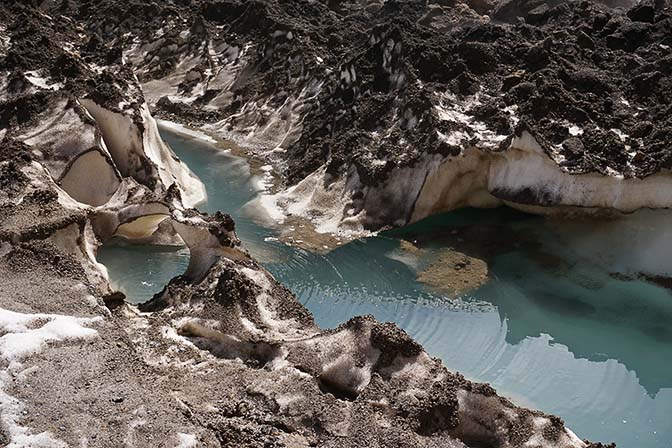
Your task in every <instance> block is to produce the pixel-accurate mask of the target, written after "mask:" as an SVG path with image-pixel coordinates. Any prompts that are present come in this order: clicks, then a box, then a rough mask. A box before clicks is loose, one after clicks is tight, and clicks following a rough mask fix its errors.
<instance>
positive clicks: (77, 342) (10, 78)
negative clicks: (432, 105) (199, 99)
mask: <svg viewBox="0 0 672 448" xmlns="http://www.w3.org/2000/svg"><path fill="white" fill-rule="evenodd" d="M73 5H74V6H73ZM114 5H116V11H117V12H116V15H115V8H114ZM213 5H215V6H213V7H215V10H216V8H217V6H216V5H217V4H213ZM251 5H252V6H254V5H256V3H251ZM43 6H44V8H43V9H42V10H39V9H36V8H34V7H31V6H29V5H28V6H27V5H24V4H19V3H12V4H9V5H6V4H5V5H3V8H2V9H1V10H0V18H1V19H2V22H1V28H0V43H1V45H2V47H1V48H0V81H1V82H0V404H1V406H0V443H2V444H3V445H8V446H14V447H23V446H33V447H37V446H41V447H60V446H92V447H93V446H101V447H107V446H120V445H124V446H139V447H156V446H181V447H190V446H227V447H248V446H249V447H258V446H276V447H283V446H286V447H308V446H325V447H328V446H333V447H344V446H345V447H360V446H381V447H382V446H384V447H392V446H398V447H417V446H427V447H444V448H445V447H463V446H465V443H466V444H470V445H472V444H473V445H476V446H488V447H522V446H544V447H562V448H569V447H582V448H585V447H590V446H593V447H594V446H599V445H594V444H592V445H591V444H590V443H588V442H584V441H581V440H580V439H579V438H577V437H576V436H575V435H574V434H573V433H572V432H571V431H570V430H568V429H567V428H565V427H564V424H563V422H562V420H560V419H559V418H557V417H553V416H548V415H545V414H543V413H541V412H537V411H531V410H527V409H523V408H519V407H517V406H515V405H514V404H512V403H511V402H510V401H508V400H506V399H504V398H502V397H500V396H498V395H497V394H496V392H495V391H494V390H493V389H492V388H491V387H489V386H487V385H484V384H475V383H472V382H470V381H468V380H466V379H465V378H463V377H462V376H461V375H459V374H457V373H453V372H450V371H448V370H447V369H446V368H445V367H444V366H443V365H442V364H441V362H440V361H439V360H437V359H433V358H431V357H429V356H428V355H427V353H426V352H424V350H423V349H422V347H420V346H419V345H418V344H417V343H415V342H414V341H413V340H412V339H411V338H409V337H408V335H406V334H405V333H404V332H403V331H401V330H400V329H398V328H396V327H395V326H394V325H391V324H381V323H379V322H376V321H375V320H374V319H373V318H371V317H359V318H353V319H352V320H350V321H348V322H347V323H344V324H343V325H342V326H340V327H339V328H336V329H333V330H322V329H320V328H318V327H317V326H315V324H314V323H313V320H312V316H311V315H310V313H309V312H308V311H307V310H306V309H305V308H304V307H303V306H302V305H301V304H300V303H299V302H298V301H297V300H296V298H295V297H294V296H293V294H292V293H291V292H290V291H288V290H287V289H286V288H285V287H283V286H282V285H280V284H278V283H277V282H276V281H275V280H274V279H273V278H272V277H271V276H270V274H268V273H267V272H266V271H265V270H264V269H263V268H262V267H261V266H260V265H258V264H257V263H256V262H255V261H254V260H253V259H251V258H250V256H249V255H248V253H247V251H246V250H245V248H244V247H243V246H242V245H241V243H240V241H239V240H238V238H237V236H236V234H235V224H234V222H233V220H232V219H231V217H229V216H228V215H225V214H223V213H216V214H214V215H212V216H208V215H206V214H202V213H200V212H198V211H197V210H196V209H193V208H189V206H190V205H191V204H194V203H197V202H198V201H199V200H202V199H203V198H204V191H203V187H202V184H201V183H200V182H199V181H198V180H197V179H196V178H195V177H194V176H193V174H191V172H190V171H189V169H188V168H187V167H186V166H185V165H184V164H182V163H181V162H180V161H179V160H178V159H177V157H175V156H174V154H172V152H171V150H170V148H168V147H167V146H166V145H165V144H164V143H163V142H162V141H161V138H160V136H159V135H158V132H157V127H156V124H155V122H154V120H153V118H152V116H151V114H150V113H149V109H148V107H147V106H146V104H145V100H144V95H143V92H142V90H141V88H140V87H139V84H138V82H137V80H136V79H135V75H134V73H133V71H132V70H131V67H130V66H129V65H128V64H126V63H124V61H123V59H122V57H121V47H120V46H118V45H116V46H115V45H108V44H106V43H104V42H106V39H108V36H107V35H106V33H107V31H106V28H110V29H113V30H119V28H118V27H117V25H114V23H117V24H118V23H121V22H123V21H125V20H126V19H128V21H129V23H131V24H135V25H136V26H137V25H138V24H139V23H142V21H143V20H145V19H144V17H146V16H147V15H152V14H153V15H157V16H160V15H162V14H167V15H168V16H169V17H172V19H173V20H178V19H179V20H182V19H180V15H179V14H180V11H184V10H185V9H184V8H182V7H178V6H171V5H167V6H165V5H164V6H158V5H157V4H156V3H149V4H146V5H145V4H139V3H130V4H128V3H121V2H119V3H116V4H113V3H111V2H103V3H102V4H101V5H97V4H93V2H79V3H77V2H69V1H66V2H58V4H51V3H48V2H47V3H46V4H45V5H43ZM192 6H193V5H192ZM203 7H204V8H205V9H206V10H207V8H208V5H204V6H203ZM72 8H75V11H74V12H73V10H72ZM134 8H138V9H139V11H135V10H134ZM59 10H62V11H63V12H66V13H67V14H65V15H60V14H59V13H58V11H59ZM225 10H226V11H228V12H231V11H230V10H229V9H226V8H225ZM252 11H254V10H252ZM141 12H142V14H140V13H141ZM215 12H216V11H215ZM213 14H214V13H213ZM84 17H89V18H93V19H95V18H96V17H101V18H102V17H107V18H108V21H109V22H108V24H109V27H108V26H107V25H105V24H104V23H103V22H100V23H98V24H97V25H96V26H97V27H98V28H99V31H100V32H101V35H102V36H98V37H96V35H95V34H96V33H95V30H94V31H92V30H91V29H87V28H86V27H87V26H94V24H95V23H96V22H95V21H94V20H92V21H82V22H79V21H80V20H82V18H84ZM261 19H262V18H254V17H251V18H250V19H249V20H250V21H251V22H254V23H259V20H261ZM101 20H102V19H101ZM196 23H198V21H197V22H196ZM190 26H191V25H190ZM194 26H195V27H196V28H198V27H197V25H194ZM148 29H150V30H151V26H150V27H148ZM287 36H288V35H287ZM138 45H140V46H142V45H143V44H142V41H138ZM114 238H121V239H124V240H126V241H127V242H131V243H133V242H145V243H160V244H178V245H181V244H184V245H186V246H187V247H189V249H190V253H191V262H190V265H189V268H188V269H187V271H186V272H185V273H184V274H183V275H181V276H179V277H177V278H175V279H173V280H172V281H171V282H170V284H168V285H166V287H165V289H164V290H163V291H162V292H161V293H160V294H158V295H157V296H156V297H155V298H154V299H153V300H152V301H150V302H148V303H146V304H144V305H143V306H142V307H141V310H142V312H141V311H140V310H138V309H136V308H133V307H130V306H128V305H126V304H125V303H124V301H123V295H122V294H120V293H119V292H116V291H113V290H112V289H111V287H110V285H109V282H108V279H107V274H106V272H105V268H104V267H103V266H101V265H99V264H98V263H97V262H96V259H95V252H96V248H97V246H98V245H99V244H100V243H101V242H107V241H109V240H111V239H114Z"/></svg>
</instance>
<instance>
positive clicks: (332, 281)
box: [98, 130, 672, 448]
mask: <svg viewBox="0 0 672 448" xmlns="http://www.w3.org/2000/svg"><path fill="white" fill-rule="evenodd" d="M162 135H163V136H164V139H165V140H166V141H167V142H168V143H169V144H170V145H171V146H172V148H173V149H174V150H175V152H176V154H177V155H178V156H179V157H180V158H181V159H182V160H184V161H185V162H186V163H187V164H188V165H189V167H191V169H192V170H193V171H194V172H195V173H196V174H197V175H198V176H199V177H200V178H201V180H202V181H203V183H204V184H205V186H206V188H207V190H208V196H209V198H208V202H207V204H205V205H203V206H202V207H201V209H202V210H205V211H208V212H214V211H216V210H222V211H224V212H227V213H229V214H231V215H232V216H233V217H234V218H235V220H236V226H237V233H238V236H239V237H240V238H241V239H242V240H243V241H244V242H245V244H246V246H247V247H248V249H250V251H251V252H252V254H253V255H254V256H255V257H257V259H259V260H260V261H261V262H262V263H263V264H264V265H265V266H266V268H267V269H268V270H269V271H270V272H271V273H272V274H273V275H274V276H275V277H276V278H277V279H278V280H279V281H281V282H283V283H284V284H286V285H287V286H288V287H290V288H291V289H292V290H293V291H294V292H295V293H296V295H297V296H298V297H299V299H300V300H301V302H302V303H304V304H305V305H306V306H307V307H308V308H309V309H310V310H311V311H312V313H313V314H314V315H315V320H316V322H317V323H318V324H319V325H320V326H322V327H333V326H336V325H338V324H340V323H342V322H344V321H346V320H348V319H349V318H351V317H352V316H355V315H361V314H373V315H375V316H376V318H378V319H379V320H382V321H393V322H396V323H397V324H398V325H399V326H400V327H401V328H403V329H404V330H406V331H407V332H408V333H409V334H410V335H411V336H413V337H414V338H415V339H417V340H418V341H419V342H421V343H422V344H423V345H424V346H425V348H426V349H427V350H428V351H429V353H430V354H431V355H433V356H438V357H440V358H441V359H442V360H443V362H444V363H445V365H446V366H447V367H448V368H450V369H452V370H457V371H460V372H461V373H463V374H464V375H465V376H467V377H469V378H471V379H474V380H478V381H487V382H489V383H491V384H492V385H493V386H494V387H495V388H496V389H497V390H498V391H499V392H500V393H501V394H503V395H505V396H508V397H510V398H511V399H513V400H514V401H515V402H516V403H517V404H520V405H524V406H528V407H533V408H538V409H541V410H543V411H545V412H548V413H552V414H556V415H559V416H560V417H562V418H563V419H564V420H565V422H566V423H567V425H568V426H569V427H570V428H571V429H573V430H574V431H575V432H576V433H577V434H578V435H579V436H580V437H583V438H589V439H592V440H599V441H604V442H611V441H614V442H617V444H618V446H619V447H627V448H671V447H672V292H671V291H670V290H667V289H664V288H661V287H658V286H655V285H653V284H651V283H647V282H643V281H640V280H628V279H627V278H635V276H633V275H632V274H633V273H636V272H638V271H646V272H657V273H669V272H668V270H672V254H670V252H672V251H670V250H669V248H672V230H668V224H667V223H672V219H669V218H670V216H672V215H670V214H668V212H653V211H645V212H640V213H637V214H635V215H632V216H630V217H628V218H625V219H624V220H622V221H617V222H613V221H573V222H569V221H558V220H551V219H544V218H540V217H534V216H529V215H525V214H522V213H518V212H515V211H512V210H509V209H505V208H501V209H494V210H460V211H457V212H452V213H448V214H445V215H442V216H437V217H433V218H429V219H427V220H424V221H422V222H420V223H417V224H414V225H412V226H409V227H407V228H404V229H399V230H395V231H392V232H387V233H385V234H383V235H381V236H377V237H374V238H367V239H363V240H358V241H354V242H351V243H349V244H346V245H343V246H341V247H339V248H337V249H335V250H333V251H331V252H329V253H328V254H326V255H320V254H315V253H311V252H307V251H305V250H303V249H300V248H296V247H290V246H287V245H285V244H284V243H282V242H279V241H277V239H276V237H277V235H276V233H275V231H274V230H272V229H268V228H265V227H263V226H261V225H259V224H258V223H256V222H255V221H254V220H253V219H251V218H249V217H247V216H246V215H245V213H244V212H243V206H244V205H245V204H246V203H248V202H249V201H250V200H251V199H253V198H254V197H255V196H256V195H257V194H258V192H257V191H256V187H255V185H257V182H256V181H255V179H253V177H252V176H251V175H250V170H249V167H248V165H247V163H246V161H245V160H243V159H241V158H239V157H235V156H232V155H230V154H228V153H226V152H223V151H221V150H217V149H214V148H213V147H211V146H210V145H208V144H207V143H203V142H201V141H198V140H193V139H191V138H189V137H184V136H180V135H177V134H173V133H169V132H168V131H165V130H164V131H162ZM402 238H403V239H406V240H408V241H413V242H414V243H415V244H416V246H417V247H419V248H421V249H422V250H421V251H420V252H419V253H416V252H412V253H411V252H405V251H404V250H402V249H401V248H400V242H399V240H400V239H402ZM448 247H453V248H456V249H458V250H460V251H461V252H463V253H465V254H468V255H471V256H477V257H479V258H482V259H484V260H485V261H486V262H487V264H488V268H489V272H490V280H489V281H488V282H487V283H486V284H485V285H483V286H481V287H480V288H478V289H476V290H473V291H469V292H468V293H465V294H463V295H462V296H459V297H447V296H445V295H442V294H441V293H438V292H432V291H430V290H428V288H427V287H426V286H424V285H422V284H421V283H419V282H418V281H417V280H416V267H417V266H422V265H423V264H426V263H428V262H431V260H432V258H433V257H435V256H436V255H437V254H440V253H441V251H442V250H445V249H446V248H448ZM98 260H99V261H100V262H102V263H103V264H105V265H106V266H107V268H108V270H109V274H110V278H111V279H112V282H113V284H114V285H115V286H116V287H118V288H120V289H121V290H123V291H124V292H125V293H126V294H127V296H128V298H129V300H130V301H131V302H136V303H138V302H143V301H145V300H147V299H149V298H150V297H151V296H152V295H153V294H154V293H156V292H158V291H159V290H160V289H161V288H162V286H163V285H164V284H165V283H167V282H168V281H169V280H170V279H171V278H172V277H173V276H175V275H178V274H180V273H182V272H184V270H185V269H186V266H187V264H188V260H189V252H188V251H187V250H186V249H181V250H177V251H176V250H161V249H156V248H148V247H140V248H139V247H114V246H106V247H103V248H101V249H100V251H99V253H98ZM618 274H628V277H625V276H623V275H618Z"/></svg>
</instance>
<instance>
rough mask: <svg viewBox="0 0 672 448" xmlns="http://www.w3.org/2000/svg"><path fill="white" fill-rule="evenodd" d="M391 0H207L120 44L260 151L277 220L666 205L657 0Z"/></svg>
mask: <svg viewBox="0 0 672 448" xmlns="http://www.w3.org/2000/svg"><path fill="white" fill-rule="evenodd" d="M392 3H393V2H387V3H385V2H380V3H372V4H369V5H367V6H364V5H359V4H356V3H352V4H348V5H341V6H338V7H336V6H334V7H332V8H330V7H328V6H325V5H323V4H321V3H319V2H314V3H311V4H310V6H305V5H303V6H302V7H306V8H307V9H306V10H305V11H303V12H302V14H301V16H300V17H299V16H297V15H294V13H293V10H292V7H291V4H283V3H282V2H274V1H269V2H261V3H255V4H254V5H250V6H247V5H245V4H244V3H239V2H235V1H228V2H218V3H213V4H207V5H204V6H203V8H202V9H201V10H200V11H199V12H198V13H194V12H193V11H183V13H184V14H185V15H187V16H188V17H189V19H186V22H184V20H185V19H184V16H179V17H182V21H180V20H178V16H177V15H173V14H169V13H167V14H166V15H165V16H163V17H161V18H157V19H156V20H153V21H152V23H151V26H150V27H149V29H146V30H144V29H143V30H142V31H140V30H137V29H134V28H133V26H132V25H130V24H126V26H128V27H129V28H130V30H131V31H130V32H131V37H130V38H129V39H131V40H132V42H133V45H131V46H129V47H128V48H127V50H126V52H125V55H126V57H127V58H128V60H129V61H130V62H131V63H132V64H133V66H134V67H135V70H136V72H137V73H138V74H139V76H140V78H141V80H142V82H143V85H144V86H145V88H146V89H147V91H148V98H149V101H150V103H151V104H152V105H154V106H155V107H156V108H157V109H158V111H159V112H160V113H161V114H163V115H164V116H169V117H182V118H184V119H187V120H189V121H192V122H193V123H194V124H200V125H202V126H203V128H204V129H208V130H209V131H211V132H216V133H219V134H221V135H223V136H227V137H229V138H236V139H239V140H240V141H242V142H244V143H246V144H249V145H253V146H254V147H255V148H256V149H255V150H253V152H255V153H256V154H257V155H259V156H260V157H262V158H266V159H268V160H271V161H272V164H273V165H274V167H276V168H277V169H276V174H279V176H280V181H281V182H282V183H283V188H282V190H283V191H280V192H277V193H276V194H273V195H270V194H269V195H267V196H266V197H265V198H264V199H263V200H262V201H261V205H262V206H264V208H265V209H266V214H267V215H269V216H270V217H271V218H272V219H273V220H276V221H277V220H282V219H283V218H284V217H286V216H289V215H292V216H302V217H304V218H306V219H309V220H311V221H313V223H314V224H315V227H316V230H317V231H319V232H339V233H341V234H346V235H352V234H353V233H354V234H358V235H361V234H363V233H365V230H377V229H379V228H381V227H385V226H390V225H392V226H399V225H404V224H407V223H409V222H413V221H417V220H419V219H422V218H424V217H426V216H429V215H432V214H435V213H440V212H444V211H448V210H452V209H455V208H459V207H467V206H472V207H494V206H498V205H509V206H512V207H515V208H518V209H522V210H525V211H529V212H533V213H541V214H548V213H576V214H591V213H594V212H600V213H603V212H605V211H610V212H624V213H629V212H632V211H634V210H637V209H640V208H668V207H670V197H669V195H668V194H666V191H669V188H670V181H671V175H670V171H669V170H670V167H671V166H672V154H671V152H670V149H669V136H670V135H671V134H670V132H672V131H671V129H672V123H671V122H670V116H671V115H670V114H669V111H668V110H667V109H668V105H667V103H666V101H665V100H664V97H665V96H666V95H667V96H669V94H672V90H671V89H672V85H671V84H670V82H669V79H670V75H671V74H672V71H671V70H672V65H670V62H669V61H670V58H672V53H671V52H670V44H671V43H672V42H670V38H669V31H670V24H669V7H667V6H666V4H665V3H664V2H658V3H655V5H654V4H653V3H647V2H642V3H641V4H637V5H633V4H631V3H628V2H624V3H623V4H622V5H621V4H619V5H618V6H627V7H628V8H630V9H625V10H624V9H619V10H615V9H612V8H611V6H614V5H611V4H610V2H605V3H606V4H607V5H602V4H599V3H588V2H569V3H567V4H564V3H563V4H557V2H549V3H548V4H545V5H544V6H543V7H539V8H536V4H534V5H533V4H532V3H526V2H502V3H499V2H466V3H460V2H457V3H456V4H455V5H452V6H446V5H445V4H444V3H442V2H428V4H426V5H424V4H423V5H421V6H420V5H414V6H412V5H411V4H408V5H401V4H396V3H395V4H394V5H393V4H392ZM305 17H309V18H310V20H305V19H304V18H305ZM518 18H521V19H524V20H525V21H526V23H524V22H520V23H518V22H517V20H518ZM120 26H122V25H120ZM576 29H580V30H581V32H580V33H575V30H576ZM635 30H636V31H635ZM108 36H109V37H110V38H117V39H119V36H118V34H117V33H115V31H110V32H109V33H108ZM626 67H627V68H626ZM657 92H660V93H657ZM663 92H666V93H663ZM259 145H262V146H263V147H259Z"/></svg>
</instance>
